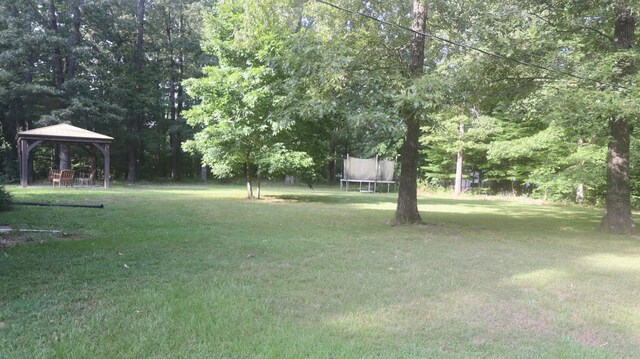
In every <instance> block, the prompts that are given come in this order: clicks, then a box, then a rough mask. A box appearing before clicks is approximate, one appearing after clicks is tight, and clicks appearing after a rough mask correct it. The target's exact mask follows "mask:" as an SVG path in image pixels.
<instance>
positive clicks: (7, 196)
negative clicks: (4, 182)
mask: <svg viewBox="0 0 640 359" xmlns="http://www.w3.org/2000/svg"><path fill="white" fill-rule="evenodd" d="M12 202H13V196H11V193H9V192H8V191H7V190H6V189H5V188H4V186H0V212H2V211H8V210H10V209H11V204H12Z"/></svg>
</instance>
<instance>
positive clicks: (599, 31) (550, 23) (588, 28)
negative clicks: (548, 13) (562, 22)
mask: <svg viewBox="0 0 640 359" xmlns="http://www.w3.org/2000/svg"><path fill="white" fill-rule="evenodd" d="M529 14H530V15H533V16H534V17H536V18H537V19H539V20H541V21H542V22H544V23H545V24H548V25H550V26H553V27H555V28H556V29H561V27H560V26H559V25H558V24H556V23H554V22H552V21H551V20H549V19H546V18H544V17H542V16H541V15H539V14H536V13H533V12H530V13H529ZM569 25H570V26H573V29H566V30H561V31H562V32H573V30H576V29H584V30H589V31H591V32H593V33H595V34H597V35H600V36H602V37H604V38H605V39H607V40H609V41H611V42H612V43H613V42H614V39H613V37H611V36H609V35H607V34H606V33H604V32H603V31H601V30H598V29H596V28H595V27H591V26H584V25H576V24H569Z"/></svg>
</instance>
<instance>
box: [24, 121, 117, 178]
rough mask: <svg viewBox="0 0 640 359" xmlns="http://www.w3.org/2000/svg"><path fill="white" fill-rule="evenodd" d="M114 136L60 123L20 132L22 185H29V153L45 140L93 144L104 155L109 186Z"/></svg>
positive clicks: (105, 176)
mask: <svg viewBox="0 0 640 359" xmlns="http://www.w3.org/2000/svg"><path fill="white" fill-rule="evenodd" d="M111 141H113V137H109V136H105V135H102V134H99V133H96V132H92V131H89V130H85V129H82V128H79V127H75V126H71V125H67V124H59V125H53V126H47V127H41V128H36V129H33V130H28V131H22V132H18V152H19V157H20V186H21V187H27V186H28V185H29V165H28V163H29V153H30V152H31V150H33V149H34V148H36V146H38V145H39V144H41V143H43V142H53V143H76V144H92V145H94V146H95V147H96V148H98V150H100V152H102V154H103V156H104V188H109V186H110V184H109V145H110V144H111Z"/></svg>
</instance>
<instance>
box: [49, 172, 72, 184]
mask: <svg viewBox="0 0 640 359" xmlns="http://www.w3.org/2000/svg"><path fill="white" fill-rule="evenodd" d="M74 173H75V171H74V170H60V173H57V174H56V173H54V174H53V178H52V179H51V182H52V183H51V184H52V185H53V187H55V186H56V182H57V183H58V187H62V184H63V183H64V186H65V187H67V186H69V185H71V187H73V175H74Z"/></svg>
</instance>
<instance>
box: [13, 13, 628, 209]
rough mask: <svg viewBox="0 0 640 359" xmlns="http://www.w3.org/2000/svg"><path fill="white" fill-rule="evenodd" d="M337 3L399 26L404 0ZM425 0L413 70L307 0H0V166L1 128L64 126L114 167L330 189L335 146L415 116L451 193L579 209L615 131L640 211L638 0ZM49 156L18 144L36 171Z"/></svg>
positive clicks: (371, 150)
mask: <svg viewBox="0 0 640 359" xmlns="http://www.w3.org/2000/svg"><path fill="white" fill-rule="evenodd" d="M335 3H336V4H337V5H339V6H342V7H344V8H347V9H351V10H355V11H358V12H360V13H362V14H365V15H368V16H371V17H373V18H376V19H381V20H384V21H387V22H390V23H395V24H400V25H403V26H406V27H410V26H411V21H412V7H411V6H412V3H411V1H399V0H398V1H354V0H340V1H338V0H336V1H335ZM426 3H427V5H428V18H427V23H426V30H425V32H426V33H427V34H430V36H427V37H426V42H425V50H424V54H425V61H424V68H423V70H424V71H423V73H422V74H421V75H420V76H418V77H416V76H409V72H410V69H409V65H408V64H409V61H408V60H409V56H410V50H411V49H410V46H409V44H410V38H411V35H412V34H411V33H410V32H409V31H407V30H406V29H402V28H399V27H395V26H392V25H389V24H384V23H381V22H376V21H372V20H371V19H368V18H366V17H363V16H360V15H355V14H353V13H349V12H345V11H341V10H339V9H337V8H335V7H331V6H329V5H327V4H324V3H322V2H317V1H303V0H262V1H258V0H243V1H214V0H207V1H203V0H175V1H174V0H153V1H152V0H47V1H45V0H0V9H2V11H1V13H0V64H1V65H0V121H1V123H2V127H1V136H0V158H1V159H2V163H1V166H0V178H1V180H2V182H4V183H11V182H15V181H16V180H17V178H18V163H17V162H18V161H17V149H16V141H15V138H16V133H17V132H19V131H22V130H27V129H33V128H37V127H41V126H46V125H50V124H56V123H70V124H72V125H75V126H78V127H82V128H86V129H89V130H92V131H96V132H99V133H103V134H106V135H109V136H112V137H114V138H115V141H114V143H113V145H112V147H111V149H112V158H111V163H112V176H113V179H115V180H121V181H128V182H130V183H134V182H136V181H139V180H160V179H162V180H165V179H167V180H173V181H178V180H189V179H194V180H195V179H197V178H199V177H200V168H201V164H202V163H205V164H207V165H208V166H209V170H210V171H211V173H212V174H213V175H214V176H216V177H219V178H245V177H247V178H249V179H252V178H258V180H259V179H260V178H264V179H271V180H276V181H278V180H281V179H283V178H284V176H285V175H295V176H297V177H299V178H301V179H303V180H305V181H307V182H311V183H314V182H315V183H318V182H329V183H332V182H334V181H335V179H336V176H337V175H339V173H340V163H341V161H340V159H341V158H342V157H344V156H346V155H347V154H350V155H352V156H356V157H372V156H375V155H379V156H381V157H384V158H395V157H396V156H398V154H399V153H400V152H401V146H402V143H403V136H404V133H405V130H406V127H405V121H404V120H405V119H406V118H407V116H415V117H416V118H417V119H418V120H419V123H420V149H419V151H420V156H419V171H418V179H419V182H420V183H421V185H422V186H424V187H431V188H446V189H447V190H449V189H451V188H453V187H454V183H455V182H456V181H455V178H456V167H457V164H461V165H460V166H459V167H460V168H462V170H461V171H458V172H459V173H461V174H462V177H463V178H464V186H461V187H462V188H458V190H462V189H464V188H466V189H467V190H470V191H478V192H487V193H508V194H514V195H522V194H526V195H530V196H536V197H540V198H545V199H548V200H558V201H572V202H587V203H594V204H597V203H604V199H605V194H606V192H607V191H606V188H607V158H608V157H607V151H608V150H609V151H610V150H611V146H612V139H615V138H616V136H617V135H619V131H627V135H628V138H629V140H628V142H629V143H628V146H629V147H628V152H627V157H626V160H627V161H628V165H629V169H628V171H627V174H628V178H629V184H630V188H631V200H632V203H633V204H634V205H635V206H638V205H640V203H638V199H639V198H640V174H639V173H638V171H637V169H638V165H639V164H640V162H639V161H640V156H639V155H640V148H639V146H638V133H637V129H636V128H637V126H635V124H636V122H637V118H638V114H639V113H640V108H639V105H638V100H637V99H638V98H639V97H638V86H637V83H638V81H637V77H638V75H637V73H638V71H637V60H638V53H637V49H636V48H635V32H636V27H635V21H636V20H635V16H636V9H637V4H636V3H634V2H633V1H629V2H623V1H613V2H612V1H604V0H597V1H589V2H586V1H580V0H568V1H559V0H543V1H540V0H537V1H533V0H531V1H479V0H463V1H451V0H434V1H429V2H426ZM443 39H445V40H444V41H443ZM460 44H464V45H465V46H460ZM492 54H493V55H492ZM495 55H499V56H495ZM514 60H516V61H514ZM531 64H535V65H539V66H532V65H531ZM567 74H569V75H567ZM617 125H622V129H621V128H620V126H618V127H616V126H617ZM616 131H618V132H617V133H616ZM623 137H624V136H623ZM614 142H615V141H614ZM616 143H617V142H616ZM623 147H624V146H623ZM614 148H615V146H614ZM61 151H66V149H64V148H63V149H61V148H56V147H52V146H40V147H38V148H37V149H36V150H35V151H34V153H33V156H32V157H33V164H32V168H33V171H34V175H33V176H34V179H38V178H39V179H43V178H45V179H46V174H47V173H48V170H49V169H50V168H52V167H56V166H57V162H58V156H59V154H60V152H61ZM71 156H72V165H73V166H74V167H77V168H81V167H86V166H89V164H88V162H89V161H90V159H91V158H92V157H91V155H90V154H89V155H87V153H86V151H84V150H83V149H81V148H73V147H72V148H71ZM98 168H100V167H99V166H98Z"/></svg>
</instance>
